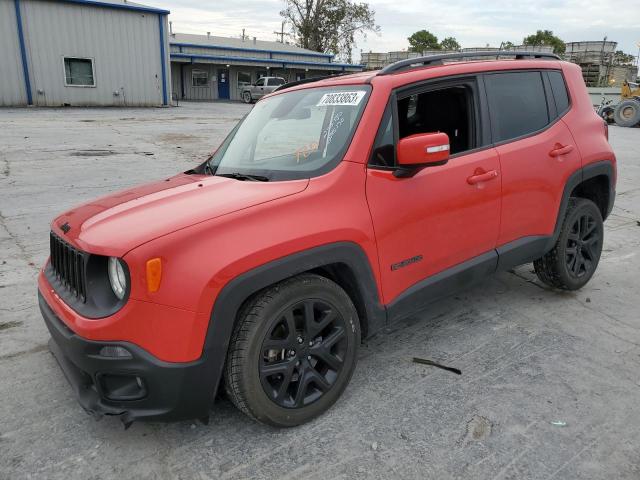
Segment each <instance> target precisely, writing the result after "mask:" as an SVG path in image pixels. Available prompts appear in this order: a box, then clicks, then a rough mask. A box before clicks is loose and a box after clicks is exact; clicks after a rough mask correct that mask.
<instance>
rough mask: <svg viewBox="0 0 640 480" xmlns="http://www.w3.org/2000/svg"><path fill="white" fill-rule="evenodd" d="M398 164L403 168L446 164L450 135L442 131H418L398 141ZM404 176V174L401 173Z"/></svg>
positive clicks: (412, 169)
mask: <svg viewBox="0 0 640 480" xmlns="http://www.w3.org/2000/svg"><path fill="white" fill-rule="evenodd" d="M397 153H398V165H399V166H400V167H405V168H403V169H401V170H405V172H406V171H407V170H410V171H413V173H415V170H416V169H417V168H420V167H435V166H437V165H444V164H445V163H447V161H448V160H449V135H447V134H446V133H442V132H435V133H417V134H415V135H410V136H408V137H405V138H403V139H401V140H400V141H399V142H398V149H397ZM401 176H404V175H401Z"/></svg>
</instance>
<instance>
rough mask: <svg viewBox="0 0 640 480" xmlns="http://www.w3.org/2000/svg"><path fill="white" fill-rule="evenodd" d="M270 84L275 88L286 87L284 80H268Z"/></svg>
mask: <svg viewBox="0 0 640 480" xmlns="http://www.w3.org/2000/svg"><path fill="white" fill-rule="evenodd" d="M268 84H269V86H270V87H275V86H277V85H284V78H270V79H269V80H268Z"/></svg>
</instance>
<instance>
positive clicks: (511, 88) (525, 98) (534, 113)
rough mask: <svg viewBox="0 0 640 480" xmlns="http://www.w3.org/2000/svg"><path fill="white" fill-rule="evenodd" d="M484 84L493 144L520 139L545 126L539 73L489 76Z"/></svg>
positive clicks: (545, 117) (547, 120) (544, 98)
mask: <svg viewBox="0 0 640 480" xmlns="http://www.w3.org/2000/svg"><path fill="white" fill-rule="evenodd" d="M484 81H485V86H486V91H487V99H488V100H489V109H490V111H491V127H492V130H493V141H494V142H504V141H507V140H511V139H513V138H517V137H521V136H523V135H527V134H530V133H533V132H536V131H538V130H541V129H542V128H544V127H546V126H547V125H548V124H549V112H548V108H547V98H546V96H545V92H544V84H543V82H542V74H541V73H540V72H507V73H492V74H487V75H485V77H484Z"/></svg>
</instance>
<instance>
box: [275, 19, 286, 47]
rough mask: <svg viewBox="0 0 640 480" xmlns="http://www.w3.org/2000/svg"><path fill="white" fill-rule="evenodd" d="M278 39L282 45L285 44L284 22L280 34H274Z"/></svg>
mask: <svg viewBox="0 0 640 480" xmlns="http://www.w3.org/2000/svg"><path fill="white" fill-rule="evenodd" d="M273 33H275V34H276V36H277V37H280V43H284V22H282V27H280V31H279V32H273Z"/></svg>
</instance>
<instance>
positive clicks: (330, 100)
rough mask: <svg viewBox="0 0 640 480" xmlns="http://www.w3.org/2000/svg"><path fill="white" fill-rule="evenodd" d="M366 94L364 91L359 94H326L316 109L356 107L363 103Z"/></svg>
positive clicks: (358, 92)
mask: <svg viewBox="0 0 640 480" xmlns="http://www.w3.org/2000/svg"><path fill="white" fill-rule="evenodd" d="M366 93H367V92H364V91H362V90H360V91H357V92H333V93H325V94H324V95H323V96H322V98H321V99H320V101H319V102H318V104H317V105H316V107H333V106H343V105H346V106H356V105H358V104H359V103H360V102H361V101H362V99H363V98H364V96H365V94H366Z"/></svg>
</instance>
